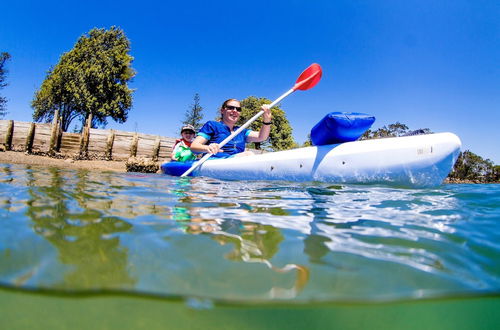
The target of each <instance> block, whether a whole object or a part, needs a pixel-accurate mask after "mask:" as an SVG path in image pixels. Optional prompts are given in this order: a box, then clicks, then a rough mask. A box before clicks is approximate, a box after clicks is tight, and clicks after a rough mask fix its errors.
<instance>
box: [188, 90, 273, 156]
mask: <svg viewBox="0 0 500 330" xmlns="http://www.w3.org/2000/svg"><path fill="white" fill-rule="evenodd" d="M261 109H262V110H263V111H264V114H263V115H262V120H263V125H262V127H261V129H260V130H259V131H258V132H256V131H252V130H250V129H247V128H245V129H244V130H242V131H241V132H240V133H239V134H238V135H236V136H235V137H234V138H233V139H232V140H231V141H229V142H227V143H226V144H225V145H224V146H222V148H221V147H220V145H219V143H221V142H222V141H223V140H224V139H225V138H227V137H228V136H229V135H231V133H233V132H234V131H236V130H237V129H238V128H239V126H235V125H236V123H237V122H238V120H239V119H240V114H241V104H240V101H238V100H236V99H229V100H226V101H224V103H223V104H222V106H221V108H220V112H221V117H222V119H221V120H220V121H215V120H209V121H208V122H206V123H205V125H203V127H202V128H201V129H200V131H199V132H198V134H197V136H196V138H195V139H194V141H193V142H192V143H191V150H192V151H194V152H203V153H211V154H212V155H213V156H212V157H218V158H228V157H233V156H234V157H237V156H246V155H249V154H252V153H251V152H249V151H247V152H246V151H245V145H246V144H247V143H250V142H262V141H265V140H267V138H268V137H269V132H270V131H271V119H272V116H271V109H270V108H269V105H267V104H265V105H263V106H262V107H261Z"/></svg>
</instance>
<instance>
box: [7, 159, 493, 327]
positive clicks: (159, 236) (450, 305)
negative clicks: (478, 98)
mask: <svg viewBox="0 0 500 330" xmlns="http://www.w3.org/2000/svg"><path fill="white" fill-rule="evenodd" d="M0 256H1V259H0V311H2V312H1V318H0V328H2V329H25V328H30V329H36V328H40V329H41V328H44V329H48V328H50V329H67V328H69V327H71V328H72V329H79V328H81V329H86V328H89V327H94V328H99V329H101V328H103V329H109V328H120V329H128V328H130V329H138V328H148V329H151V328H158V329H161V328H176V329H188V328H205V329H212V328H214V329H215V328H217V329H225V328H239V329H250V328H256V327H258V328H261V329H276V328H288V329H299V328H304V327H308V328H320V327H322V328H329V329H333V328H339V329H354V328H370V329H401V328H405V329H422V328H427V329H429V328H439V329H495V328H498V326H500V316H499V315H498V310H499V309H500V185H497V184H489V185H488V184H476V185H474V184H446V185H441V186H439V187H435V188H426V189H407V188H398V187H390V186H383V185H332V184H325V183H321V182H306V183H295V182H286V181H275V182H270V181H221V180H215V179H210V178H204V177H196V178H191V177H189V178H178V177H170V176H166V175H161V174H139V173H111V172H93V171H88V170H72V169H61V168H46V167H37V166H30V165H14V164H0Z"/></svg>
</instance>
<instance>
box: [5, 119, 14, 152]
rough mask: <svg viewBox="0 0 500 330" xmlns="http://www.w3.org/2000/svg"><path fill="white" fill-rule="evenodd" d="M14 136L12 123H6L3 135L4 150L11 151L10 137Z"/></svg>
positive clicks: (11, 121) (10, 121)
mask: <svg viewBox="0 0 500 330" xmlns="http://www.w3.org/2000/svg"><path fill="white" fill-rule="evenodd" d="M13 135H14V121H13V120H9V121H8V122H7V132H6V133H5V150H11V149H12V136H13Z"/></svg>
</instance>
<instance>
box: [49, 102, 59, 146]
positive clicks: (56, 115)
mask: <svg viewBox="0 0 500 330" xmlns="http://www.w3.org/2000/svg"><path fill="white" fill-rule="evenodd" d="M58 123H59V110H56V111H55V112H54V118H53V119H52V130H51V131H50V143H49V154H54V153H55V152H56V145H57V137H58V136H57V133H58V130H57V126H58Z"/></svg>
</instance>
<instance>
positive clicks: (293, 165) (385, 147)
mask: <svg viewBox="0 0 500 330" xmlns="http://www.w3.org/2000/svg"><path fill="white" fill-rule="evenodd" d="M460 147H461V142H460V139H459V138H458V137H457V136H456V135H455V134H452V133H438V134H426V135H416V136H407V137H397V138H385V139H373V140H363V141H355V142H346V143H342V144H334V145H325V146H317V147H316V146H313V147H306V148H298V149H293V150H286V151H279V152H270V153H264V154H260V155H253V156H247V157H234V158H229V159H214V160H209V161H207V162H205V163H204V164H202V165H201V166H200V167H199V168H198V169H197V170H195V171H194V172H193V176H206V177H211V178H217V179H222V180H286V181H321V182H331V183H387V184H395V185H403V186H436V185H439V184H441V183H442V182H443V180H444V179H445V178H446V176H447V175H448V174H449V173H450V171H451V170H452V168H453V165H454V164H455V161H456V159H457V157H458V154H459V153H460Z"/></svg>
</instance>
